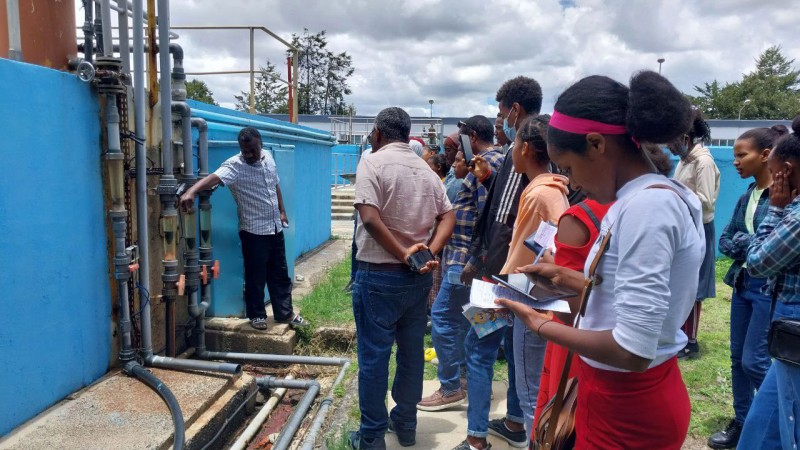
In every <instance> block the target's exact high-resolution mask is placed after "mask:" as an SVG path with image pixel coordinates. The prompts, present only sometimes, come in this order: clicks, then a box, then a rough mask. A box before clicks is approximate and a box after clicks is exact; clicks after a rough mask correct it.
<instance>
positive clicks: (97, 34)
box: [94, 0, 111, 56]
mask: <svg viewBox="0 0 800 450" xmlns="http://www.w3.org/2000/svg"><path fill="white" fill-rule="evenodd" d="M102 16H103V12H102V11H101V10H100V0H95V2H94V38H95V41H96V42H97V45H96V46H95V48H96V49H97V53H98V54H101V55H102V54H104V53H103V48H104V47H103V21H102ZM109 39H110V38H109ZM108 56H111V55H108Z"/></svg>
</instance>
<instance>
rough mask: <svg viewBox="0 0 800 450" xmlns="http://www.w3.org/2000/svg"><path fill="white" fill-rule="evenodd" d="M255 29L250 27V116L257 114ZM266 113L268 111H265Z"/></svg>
mask: <svg viewBox="0 0 800 450" xmlns="http://www.w3.org/2000/svg"><path fill="white" fill-rule="evenodd" d="M255 31H256V30H255V29H254V28H253V27H250V114H255V108H256V107H255V90H256V72H255V64H256V63H255ZM265 112H266V111H265Z"/></svg>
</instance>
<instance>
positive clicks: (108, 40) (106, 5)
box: [100, 0, 114, 56]
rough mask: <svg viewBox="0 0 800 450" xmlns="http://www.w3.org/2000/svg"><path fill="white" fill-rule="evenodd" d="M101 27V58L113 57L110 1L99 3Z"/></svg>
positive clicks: (104, 0)
mask: <svg viewBox="0 0 800 450" xmlns="http://www.w3.org/2000/svg"><path fill="white" fill-rule="evenodd" d="M100 13H101V14H102V16H101V17H102V21H103V22H102V27H103V56H114V46H113V44H114V43H113V42H112V39H113V35H112V33H111V0H102V1H101V2H100Z"/></svg>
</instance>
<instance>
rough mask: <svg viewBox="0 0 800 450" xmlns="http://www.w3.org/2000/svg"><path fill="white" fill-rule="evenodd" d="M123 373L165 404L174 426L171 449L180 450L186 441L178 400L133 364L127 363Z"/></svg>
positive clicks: (144, 370) (161, 384) (142, 369)
mask: <svg viewBox="0 0 800 450" xmlns="http://www.w3.org/2000/svg"><path fill="white" fill-rule="evenodd" d="M125 371H126V373H128V374H130V375H133V376H134V377H136V378H137V379H139V380H140V381H142V382H143V383H144V384H146V385H148V386H150V388H151V389H153V390H154V391H156V393H157V394H158V395H159V396H161V398H162V399H163V400H164V402H165V403H166V404H167V407H168V408H169V412H170V414H171V415H172V423H173V424H174V425H175V435H174V436H173V439H172V440H173V444H172V445H173V447H172V448H173V449H174V450H182V449H183V446H184V443H185V441H186V438H185V434H186V424H185V422H184V421H183V413H182V412H181V407H180V405H179V404H178V400H177V399H176V398H175V395H174V394H173V393H172V391H170V390H169V388H168V387H167V386H166V385H164V383H163V382H162V381H161V380H159V379H158V378H157V377H156V376H155V375H153V374H152V373H150V372H149V371H148V370H147V369H145V368H144V367H142V366H140V365H139V364H137V363H135V362H131V363H128V364H127V365H126V367H125Z"/></svg>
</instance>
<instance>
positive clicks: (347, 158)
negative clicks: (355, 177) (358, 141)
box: [331, 144, 361, 186]
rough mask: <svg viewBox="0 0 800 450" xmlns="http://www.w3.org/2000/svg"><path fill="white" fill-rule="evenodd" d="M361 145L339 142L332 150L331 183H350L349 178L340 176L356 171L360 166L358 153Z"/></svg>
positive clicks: (333, 184) (336, 184)
mask: <svg viewBox="0 0 800 450" xmlns="http://www.w3.org/2000/svg"><path fill="white" fill-rule="evenodd" d="M360 150H361V146H360V145H352V144H338V145H336V146H335V147H333V150H331V185H332V186H338V185H346V184H350V182H349V181H348V180H345V179H344V178H342V177H340V176H339V175H341V174H343V173H356V168H358V154H359V151H360Z"/></svg>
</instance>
